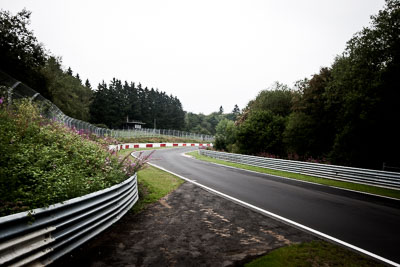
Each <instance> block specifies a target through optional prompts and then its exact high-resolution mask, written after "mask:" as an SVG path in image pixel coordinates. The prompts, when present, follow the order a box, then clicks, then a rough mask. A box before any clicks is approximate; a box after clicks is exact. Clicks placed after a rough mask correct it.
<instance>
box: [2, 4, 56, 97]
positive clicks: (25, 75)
mask: <svg viewBox="0 0 400 267" xmlns="http://www.w3.org/2000/svg"><path fill="white" fill-rule="evenodd" d="M30 16H31V12H29V11H27V10H25V9H23V10H22V11H20V12H18V13H17V14H16V15H12V14H10V12H8V11H4V10H0V70H3V71H5V72H7V73H8V74H9V75H11V76H13V77H15V78H17V79H18V80H21V81H22V82H24V83H27V84H29V85H31V87H33V88H34V89H35V90H36V91H38V92H40V93H41V94H42V95H44V96H45V97H49V92H48V91H47V90H46V87H45V79H44V77H43V76H42V75H40V68H41V67H42V66H44V64H45V62H46V58H47V55H46V52H45V50H44V48H43V47H42V45H41V44H40V43H38V41H37V39H36V37H35V36H34V35H33V32H32V31H30V30H29V29H28V25H29V24H30Z"/></svg>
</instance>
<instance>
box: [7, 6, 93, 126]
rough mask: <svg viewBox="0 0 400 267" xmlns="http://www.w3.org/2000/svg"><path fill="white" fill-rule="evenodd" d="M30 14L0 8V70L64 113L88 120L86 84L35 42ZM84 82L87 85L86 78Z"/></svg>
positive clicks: (88, 90) (90, 94) (90, 96)
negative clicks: (13, 12) (14, 12)
mask: <svg viewBox="0 0 400 267" xmlns="http://www.w3.org/2000/svg"><path fill="white" fill-rule="evenodd" d="M30 15H31V12H30V11H27V10H25V9H23V10H22V11H20V12H18V13H17V14H16V15H14V16H13V15H11V14H10V12H8V11H0V37H1V38H0V69H1V70H3V71H4V72H6V73H7V74H8V75H10V76H12V77H13V78H14V79H17V80H19V81H22V82H23V83H25V84H27V85H28V86H30V87H32V88H33V89H34V90H36V91H37V92H39V93H40V94H42V95H43V96H44V97H45V98H47V99H49V100H50V101H52V102H53V103H55V104H56V105H57V106H58V107H59V108H60V109H61V110H62V111H63V112H64V113H65V114H67V115H69V116H71V117H74V118H76V119H81V120H88V119H89V105H90V102H91V98H92V91H91V89H90V87H88V86H86V87H85V86H83V85H82V81H81V80H80V78H79V74H76V76H75V77H74V76H72V70H71V68H69V69H68V71H67V72H64V71H63V70H62V67H61V59H60V58H55V57H54V56H50V55H49V53H48V52H47V51H45V49H44V48H43V46H42V45H41V44H40V43H38V41H37V39H36V37H35V36H34V34H33V32H32V31H30V30H29V29H28V25H29V24H30ZM9 80H10V81H11V78H10V79H9ZM2 82H3V81H2ZM13 83H15V81H14V82H13ZM12 85H13V84H9V85H8V86H12ZM87 85H89V86H90V83H89V81H87Z"/></svg>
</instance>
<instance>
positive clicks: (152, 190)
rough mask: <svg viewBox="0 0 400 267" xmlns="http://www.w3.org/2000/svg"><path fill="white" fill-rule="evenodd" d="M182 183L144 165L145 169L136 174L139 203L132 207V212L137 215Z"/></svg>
mask: <svg viewBox="0 0 400 267" xmlns="http://www.w3.org/2000/svg"><path fill="white" fill-rule="evenodd" d="M183 182H184V181H183V180H182V179H180V178H178V177H176V176H174V175H172V174H170V173H167V172H165V171H162V170H160V169H157V168H155V167H153V166H149V165H146V168H144V169H142V170H140V171H139V172H138V184H139V201H138V203H136V204H135V205H134V206H133V211H134V212H135V213H137V212H140V211H142V210H144V209H145V208H146V207H147V206H148V205H149V204H151V203H155V202H157V201H158V200H160V199H161V198H162V197H164V196H166V195H168V194H169V193H171V192H172V191H174V190H175V189H177V188H178V187H179V186H180V185H181V184H183Z"/></svg>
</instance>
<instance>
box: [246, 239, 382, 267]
mask: <svg viewBox="0 0 400 267" xmlns="http://www.w3.org/2000/svg"><path fill="white" fill-rule="evenodd" d="M245 266H246V267H261V266H272V267H278V266H357V267H359V266H360V267H366V266H385V265H383V264H380V263H378V262H376V261H373V260H371V259H370V258H367V257H364V256H362V255H360V254H357V253H355V252H352V251H349V250H347V249H345V248H342V247H340V246H337V245H333V244H331V243H328V242H325V241H312V242H309V243H302V244H296V245H290V246H286V247H282V248H279V249H276V250H274V251H271V252H270V253H268V254H267V255H265V256H263V257H260V258H258V259H256V260H254V261H252V262H250V263H248V264H245Z"/></svg>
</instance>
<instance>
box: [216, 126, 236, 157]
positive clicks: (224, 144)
mask: <svg viewBox="0 0 400 267" xmlns="http://www.w3.org/2000/svg"><path fill="white" fill-rule="evenodd" d="M236 132H237V130H236V127H235V123H234V122H233V121H231V120H228V119H222V120H221V121H220V122H219V123H218V125H217V126H216V135H215V148H216V149H218V150H225V151H230V152H232V148H233V146H234V145H235V142H236Z"/></svg>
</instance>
